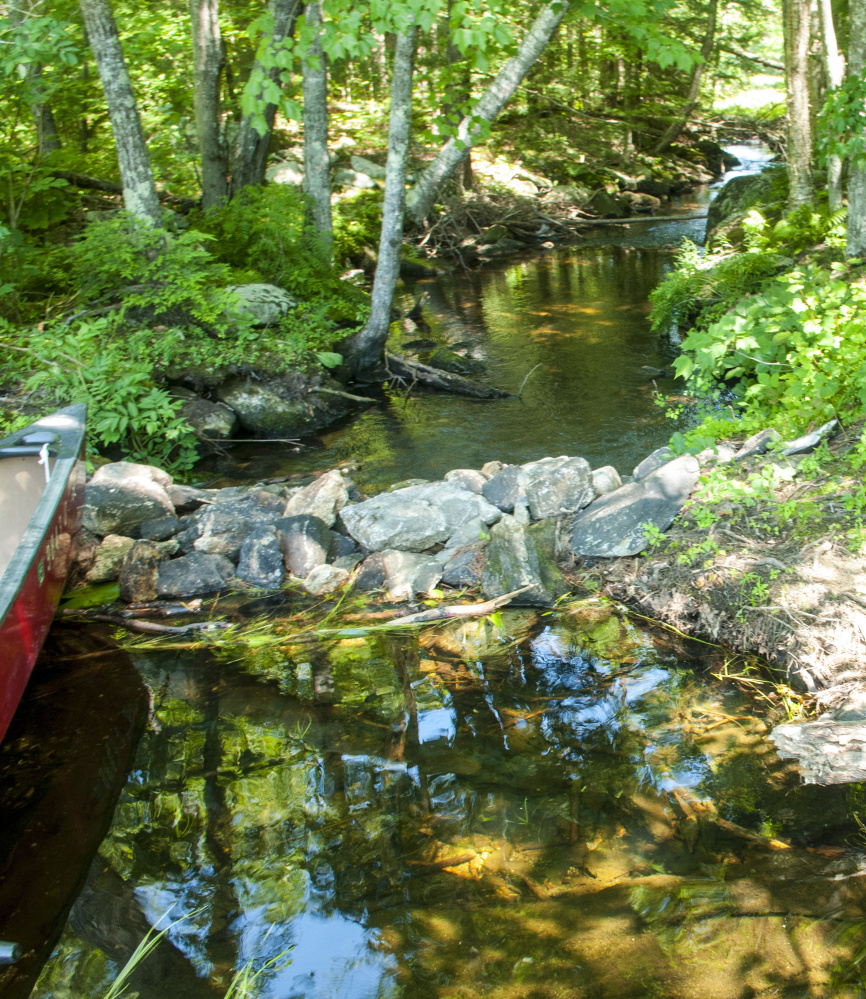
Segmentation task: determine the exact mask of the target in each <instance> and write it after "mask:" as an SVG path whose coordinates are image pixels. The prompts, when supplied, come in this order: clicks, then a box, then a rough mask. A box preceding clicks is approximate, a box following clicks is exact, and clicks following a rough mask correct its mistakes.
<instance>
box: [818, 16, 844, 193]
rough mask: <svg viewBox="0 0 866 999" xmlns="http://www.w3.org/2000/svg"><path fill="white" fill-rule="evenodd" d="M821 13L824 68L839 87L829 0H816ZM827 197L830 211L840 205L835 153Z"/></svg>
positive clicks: (838, 57)
mask: <svg viewBox="0 0 866 999" xmlns="http://www.w3.org/2000/svg"><path fill="white" fill-rule="evenodd" d="M818 10H819V13H820V15H821V38H822V42H823V53H824V70H825V72H826V74H827V83H828V85H829V86H830V87H832V88H835V87H841V86H842V81H843V79H844V78H845V59H844V57H843V56H842V54H841V53H840V52H839V46H838V45H837V43H836V28H835V26H834V24H833V7H832V4H831V3H830V0H818ZM827 199H828V201H829V203H830V209H831V211H835V210H836V209H837V208H841V207H842V157H841V156H836V155H835V154H834V155H833V156H831V157H830V158H829V161H828V163H827Z"/></svg>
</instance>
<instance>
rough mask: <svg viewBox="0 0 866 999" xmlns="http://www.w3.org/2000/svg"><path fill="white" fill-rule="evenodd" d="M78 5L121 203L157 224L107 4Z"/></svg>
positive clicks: (83, 0)
mask: <svg viewBox="0 0 866 999" xmlns="http://www.w3.org/2000/svg"><path fill="white" fill-rule="evenodd" d="M80 5H81V13H82V16H83V17H84V25H85V28H86V29H87V37H88V39H89V41H90V47H91V49H92V50H93V55H94V58H95V60H96V66H97V68H98V69H99V78H100V80H101V81H102V89H103V91H104V92H105V100H106V103H107V104H108V116H109V118H110V119H111V129H112V131H113V133H114V143H115V146H116V147H117V162H118V165H119V167H120V180H121V183H122V184H123V204H124V206H125V208H126V210H127V211H128V212H129V213H130V214H131V215H135V216H136V217H137V218H140V219H144V220H146V221H147V222H150V223H151V224H152V225H156V226H158V225H161V224H162V213H161V212H160V208H159V198H158V196H157V193H156V184H155V183H154V179H153V170H152V169H151V166H150V156H149V154H148V151H147V143H146V142H145V138H144V131H143V129H142V127H141V119H140V118H139V116H138V105H137V104H136V102H135V93H134V91H133V89H132V83H131V82H130V79H129V72H128V71H127V68H126V62H125V61H124V58H123V49H122V47H121V45H120V38H119V37H118V34H117V24H116V23H115V21H114V14H113V13H112V11H111V5H110V4H109V2H108V0H80Z"/></svg>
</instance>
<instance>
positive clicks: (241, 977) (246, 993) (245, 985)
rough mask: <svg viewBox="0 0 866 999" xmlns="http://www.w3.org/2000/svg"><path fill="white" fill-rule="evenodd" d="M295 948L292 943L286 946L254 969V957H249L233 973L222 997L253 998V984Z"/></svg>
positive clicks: (285, 964)
mask: <svg viewBox="0 0 866 999" xmlns="http://www.w3.org/2000/svg"><path fill="white" fill-rule="evenodd" d="M294 949H295V946H294V944H292V946H291V947H286V949H285V950H284V951H281V952H280V953H279V954H277V955H276V957H272V958H271V959H270V960H268V961H266V962H265V963H264V964H263V965H262V966H261V967H260V968H258V969H256V970H254V968H255V958H252V957H251V958H250V959H249V961H247V963H246V964H245V965H244V966H243V967H242V968H241V969H240V970H239V971H238V972H236V973H235V976H234V978H232V980H231V981H230V982H229V987H228V989H227V990H226V994H225V997H224V999H253V996H254V995H255V993H254V992H253V986H254V985H255V984H256V983H257V982H258V981H259V979H261V978H262V977H263V976H264V975H265V974H266V973H267V972H268V971H271V970H272V969H276V967H277V965H278V964H279V962H280V961H282V960H283V958H285V957H286V955H287V954H290V953H291V952H292V951H293V950H294ZM291 963H292V962H291V961H285V962H284V963H283V964H282V965H280V969H282V968H285V967H286V966H287V965H289V964H291Z"/></svg>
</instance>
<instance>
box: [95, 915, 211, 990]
mask: <svg viewBox="0 0 866 999" xmlns="http://www.w3.org/2000/svg"><path fill="white" fill-rule="evenodd" d="M203 910H204V906H200V907H199V908H198V909H193V911H192V912H188V913H187V914H186V915H185V916H181V917H180V919H175V921H174V922H173V923H169V925H168V926H165V927H163V929H161V930H157V926H158V925H159V924H160V922H161V921H162V920H163V919H164V918H165V917H166V916H167V915H168V914H169V912H171V909H169V910H168V911H167V912H164V913H163V914H162V915H161V916H160V917H159V919H157V921H156V922H155V923H154V924H153V926H151V927H150V929H149V930H148V931H147V933H146V934H145V935H144V937H143V938H142V940H141V942H140V943H139V945H138V946H137V947H136V948H135V950H134V951H133V952H132V955H131V956H130V958H129V960H128V961H127V962H126V964H125V965H124V966H123V967H122V968H121V969H120V972H119V974H118V975H117V977H116V978H115V979H114V981H113V982H112V983H111V987H110V988H109V990H108V991H107V992H106V993H105V995H104V996H103V997H102V999H120V997H121V996H123V995H125V993H126V989H127V986H128V982H129V978H130V977H131V976H132V974H133V972H134V971H135V969H136V968H137V967H138V966H139V965H140V964H141V963H142V962H143V961H145V960H146V959H147V958H148V957H149V956H150V954H151V953H152V952H153V951H154V950H155V949H156V948H157V947H158V946H159V945H160V943H161V942H162V939H163V937H165V936H166V935H167V934H168V933H169V931H170V930H172V929H173V928H174V927H175V926H177V925H178V924H179V923H182V922H184V920H187V919H191V918H192V917H193V916H195V915H196V914H197V913H199V912H202V911H203Z"/></svg>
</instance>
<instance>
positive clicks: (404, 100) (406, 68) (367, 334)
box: [350, 25, 418, 369]
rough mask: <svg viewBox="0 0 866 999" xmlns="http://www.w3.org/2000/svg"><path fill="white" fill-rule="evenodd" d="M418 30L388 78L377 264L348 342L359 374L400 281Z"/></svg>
mask: <svg viewBox="0 0 866 999" xmlns="http://www.w3.org/2000/svg"><path fill="white" fill-rule="evenodd" d="M417 40H418V29H417V27H416V26H415V25H412V26H411V27H410V28H409V29H408V30H407V31H406V33H405V34H398V35H397V41H396V45H395V48H394V66H393V70H392V76H391V117H390V121H389V124H388V162H387V166H386V172H385V199H384V203H383V205H382V230H381V236H380V238H379V260H378V264H377V266H376V276H375V278H374V280H373V294H372V304H371V309H370V318H369V319H368V320H367V322H366V324H365V325H364V328H363V329H362V330H361V331H360V333H358V334H356V335H355V337H353V339H352V342H351V347H350V349H351V352H352V355H353V359H354V361H355V362H356V364H357V366H358V368H359V369H364V368H367V367H370V366H372V365H373V364H376V363H377V362H378V361H379V360H381V357H382V351H383V349H384V347H385V341H386V340H387V338H388V328H389V326H390V324H391V303H392V301H393V299H394V289H395V288H396V286H397V278H398V277H399V276H400V259H401V252H402V247H403V214H404V210H405V203H406V164H407V162H408V159H409V137H410V133H411V129H412V74H413V70H414V64H415V46H416V44H417Z"/></svg>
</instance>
